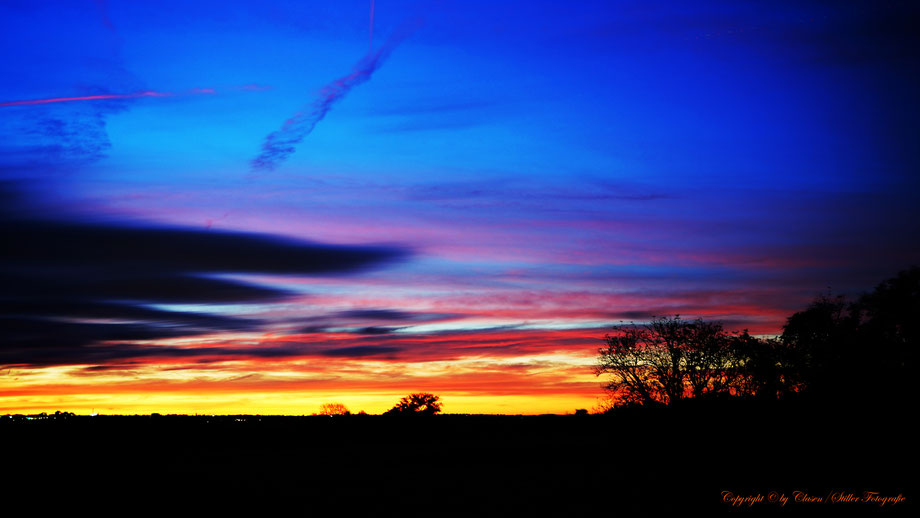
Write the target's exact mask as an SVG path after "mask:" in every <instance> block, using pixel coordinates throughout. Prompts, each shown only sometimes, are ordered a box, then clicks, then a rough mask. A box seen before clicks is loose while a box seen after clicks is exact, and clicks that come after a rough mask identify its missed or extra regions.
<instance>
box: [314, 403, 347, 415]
mask: <svg viewBox="0 0 920 518" xmlns="http://www.w3.org/2000/svg"><path fill="white" fill-rule="evenodd" d="M319 415H351V412H349V411H348V409H347V408H346V407H345V405H343V404H342V403H323V404H322V405H320V407H319Z"/></svg>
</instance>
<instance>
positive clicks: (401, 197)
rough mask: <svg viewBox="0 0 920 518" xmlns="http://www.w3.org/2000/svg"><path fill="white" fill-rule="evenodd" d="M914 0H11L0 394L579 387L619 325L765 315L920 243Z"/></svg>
mask: <svg viewBox="0 0 920 518" xmlns="http://www.w3.org/2000/svg"><path fill="white" fill-rule="evenodd" d="M910 5H911V2H903V3H901V2H877V1H865V2H840V3H837V2H818V1H814V2H812V1H801V0H797V1H789V2H766V1H765V2H736V1H731V0H724V1H702V2H678V1H674V2H657V1H651V2H650V1H635V2H627V1H623V2H616V1H597V2H594V1H585V2H556V1H528V2H517V1H500V2H496V1H486V0H464V1H451V0H425V1H422V0H416V1H401V0H377V1H376V2H375V3H374V5H373V15H371V2H370V1H368V0H337V1H318V0H317V1H312V0H311V1H274V0H273V1H261V2H256V1H239V0H221V1H214V2H210V1H196V2H187V1H181V2H180V1H157V2H133V1H117V0H111V1H104V0H100V1H95V2H94V1H89V0H87V1H82V0H74V1H59V2H47V1H42V2H35V1H31V0H21V1H16V0H13V1H5V2H3V3H2V4H0V48H2V51H0V52H2V54H0V55H2V56H3V59H2V61H0V77H2V78H3V80H2V81H0V202H2V203H0V220H2V226H0V228H2V233H3V242H4V245H3V246H4V249H5V251H4V253H3V256H2V257H0V277H2V279H0V280H2V286H3V288H2V291H0V306H2V308H3V311H2V313H0V322H2V324H0V325H2V335H0V366H2V371H0V372H2V376H0V414H2V413H29V412H41V411H50V412H53V411H55V410H61V411H72V412H76V413H81V414H88V413H90V412H93V411H95V412H99V413H108V414H114V413H122V414H134V413H151V412H160V413H220V414H236V413H261V414H298V415H299V414H311V413H314V412H318V411H319V406H320V404H322V403H330V402H341V403H344V404H345V405H346V406H348V407H349V409H350V410H352V411H353V412H357V411H359V410H365V411H367V412H368V413H380V412H382V411H384V410H386V409H388V408H390V407H391V406H393V405H394V404H395V403H396V402H397V401H398V399H399V398H400V397H402V396H405V395H407V394H408V393H410V392H418V391H424V392H432V393H435V394H438V395H439V396H441V399H442V401H443V403H444V407H443V408H444V411H445V412H448V413H468V412H469V413H513V414H517V413H523V414H534V413H571V412H573V411H574V410H575V409H576V408H592V407H594V406H595V405H597V404H598V398H600V397H601V396H602V395H603V394H602V390H601V388H600V384H601V381H602V380H601V379H599V378H597V377H595V376H594V374H593V371H592V367H593V364H594V361H595V356H596V353H597V348H598V347H599V346H600V345H602V339H603V337H604V334H605V333H606V332H607V331H608V330H609V328H610V326H612V325H615V324H617V323H624V322H636V323H641V322H646V321H648V319H649V318H652V317H653V316H657V315H673V314H680V315H681V316H686V317H689V318H693V317H698V316H700V317H703V318H706V319H713V320H719V321H722V322H723V323H724V324H725V327H726V328H727V329H729V330H742V329H748V330H750V332H751V333H755V334H767V335H770V334H777V333H779V332H780V331H781V327H782V324H783V323H784V321H785V318H786V317H787V316H789V315H790V314H792V313H793V312H795V311H797V310H799V309H802V308H804V306H805V305H807V303H808V302H809V301H810V300H811V299H813V298H814V297H815V296H816V295H818V294H819V293H822V292H827V291H828V290H829V289H830V290H831V291H832V292H834V293H838V292H842V293H851V294H857V293H860V292H862V291H867V290H870V289H871V288H872V287H874V286H875V285H876V284H877V283H878V282H880V281H882V280H884V279H886V278H888V277H891V276H893V275H894V274H896V273H897V271H898V270H900V269H904V268H906V267H908V266H910V265H912V264H917V263H920V245H918V243H920V239H918V238H920V223H918V221H920V218H918V216H920V211H918V209H917V206H918V200H917V193H918V192H920V191H918V187H920V182H918V174H917V173H918V165H920V161H918V149H920V148H918V147H917V134H918V132H917V130H918V122H917V121H918V120H920V105H918V97H917V92H918V91H920V80H918V77H920V75H918V67H920V59H918V55H917V49H918V48H920V42H918V41H917V40H918V38H917V34H918V32H917V29H916V27H917V24H918V22H920V20H918V16H917V10H916V9H915V8H910V7H907V6H910ZM372 22H373V25H371V23H372Z"/></svg>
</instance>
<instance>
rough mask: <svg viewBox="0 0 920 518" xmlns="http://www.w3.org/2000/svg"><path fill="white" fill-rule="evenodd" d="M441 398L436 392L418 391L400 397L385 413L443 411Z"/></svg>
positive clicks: (434, 412) (407, 413) (427, 413)
mask: <svg viewBox="0 0 920 518" xmlns="http://www.w3.org/2000/svg"><path fill="white" fill-rule="evenodd" d="M440 399H441V398H439V397H438V396H435V395H434V394H429V393H427V392H416V393H415V394H409V395H408V396H406V397H404V398H402V399H400V400H399V403H396V406H394V407H393V408H391V409H389V410H387V411H386V412H384V415H434V414H437V413H438V412H440V411H441V403H440Z"/></svg>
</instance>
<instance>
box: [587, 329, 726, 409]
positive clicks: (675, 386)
mask: <svg viewBox="0 0 920 518" xmlns="http://www.w3.org/2000/svg"><path fill="white" fill-rule="evenodd" d="M605 341H606V344H607V345H606V347H604V348H601V349H600V350H599V351H598V352H599V357H598V364H597V366H596V367H595V374H597V375H598V376H600V375H602V374H609V375H610V376H611V380H610V381H609V382H608V383H607V384H606V385H605V388H606V389H607V390H608V391H609V392H610V393H611V396H612V397H613V398H614V399H615V400H616V401H617V402H619V403H621V404H622V403H627V404H628V403H641V404H645V405H650V404H651V405H653V404H664V405H672V404H675V403H677V402H679V401H680V400H682V399H684V398H686V397H700V396H703V395H705V394H708V393H711V392H717V391H723V390H726V389H727V387H728V386H729V384H730V380H729V377H730V376H731V374H730V368H729V367H730V363H731V350H730V347H729V344H728V341H727V336H726V334H725V332H724V331H723V329H722V325H721V324H719V323H713V322H704V321H703V320H702V319H697V320H693V321H687V320H682V319H681V318H680V316H679V315H675V316H674V317H659V318H655V319H653V320H652V321H651V322H649V323H648V324H645V325H641V326H636V325H628V326H616V327H614V328H613V333H612V334H608V335H607V336H606V337H605Z"/></svg>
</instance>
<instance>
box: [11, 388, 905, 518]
mask: <svg viewBox="0 0 920 518" xmlns="http://www.w3.org/2000/svg"><path fill="white" fill-rule="evenodd" d="M911 413H913V409H907V408H901V409H898V408H885V409H881V410H880V409H877V408H845V407H839V406H838V407H836V408H823V409H815V408H813V407H810V408H806V407H801V408H796V407H792V406H788V405H787V406H783V407H777V406H776V405H757V406H754V405H752V404H750V403H747V404H744V405H730V404H720V405H718V406H712V407H693V408H687V409H685V410H682V411H674V410H660V411H655V410H649V409H636V410H633V411H623V412H620V413H618V414H616V415H585V416H573V415H569V416H463V415H443V416H434V417H427V418H425V417H409V418H405V417H402V418H400V417H386V416H336V417H327V416H313V417H265V416H262V417H259V416H218V417H216V418H215V417H193V416H161V417H156V416H154V417H150V416H135V417H116V416H97V417H81V416H76V417H68V418H66V419H61V418H58V419H46V420H29V421H26V420H24V419H21V418H9V417H3V418H0V438H2V440H3V444H4V446H5V448H4V450H5V454H4V455H3V478H4V481H3V486H2V487H3V494H4V502H5V503H7V504H9V503H11V502H16V503H20V504H23V503H24V504H26V505H28V506H30V507H45V506H53V507H55V508H57V507H58V506H65V507H64V508H66V507H67V506H75V507H83V506H90V507H93V508H97V509H109V510H123V511H124V512H125V513H126V514H135V513H134V512H133V511H134V510H138V509H144V510H153V509H156V510H160V511H163V510H168V509H179V508H180V506H181V508H182V509H188V508H190V507H192V508H198V509H208V508H214V509H227V508H251V509H258V510H259V511H261V512H260V515H263V514H265V515H275V514H280V512H291V511H293V512H294V513H295V514H296V515H298V516H301V515H314V514H317V515H324V516H325V515H329V513H328V512H322V513H320V512H319V511H318V509H320V508H324V509H330V508H331V509H333V510H338V511H340V512H338V513H335V512H334V513H333V515H341V514H350V513H347V512H346V511H359V512H361V513H362V514H361V515H367V516H377V515H380V514H383V511H393V510H395V511H397V515H403V514H415V513H417V512H420V513H421V514H423V515H427V516H444V515H455V516H478V515H501V516H529V515H534V514H541V515H542V514H547V512H549V513H550V514H553V515H561V516H589V515H590V516H613V515H622V516H637V515H639V514H640V513H641V514H643V515H658V514H659V512H660V511H664V512H671V513H681V514H684V513H687V512H689V511H695V510H703V511H707V514H712V513H714V512H715V513H723V512H724V513H730V514H734V515H745V514H752V513H757V512H778V513H781V514H789V513H792V514H799V515H807V516H812V515H817V514H830V515H863V514H868V513H872V514H874V513H882V514H902V513H905V512H907V513H912V512H914V511H913V507H914V503H913V500H914V498H915V497H916V493H915V492H914V488H915V485H914V482H913V479H914V478H916V470H917V464H916V458H917V457H916V438H915V437H916V434H915V429H914V428H913V426H912V425H909V424H908V423H909V422H910V421H911V420H910V418H911V416H910V415H909V414H911ZM724 491H731V492H732V493H733V494H735V495H739V496H756V495H757V494H762V495H763V496H764V497H765V498H766V497H768V495H769V493H770V492H773V491H775V492H778V493H783V494H785V495H786V496H787V497H789V498H790V502H789V503H787V504H786V506H785V507H780V506H778V505H777V504H771V503H768V502H759V503H755V504H754V505H753V506H752V507H747V506H743V507H739V508H733V507H732V506H731V505H729V504H727V503H726V502H725V501H724V500H723V492H724ZM794 491H803V492H807V493H808V494H809V495H812V496H820V497H827V496H828V495H829V494H831V493H832V492H834V491H844V492H848V493H852V494H853V495H855V496H856V497H862V496H863V494H864V492H865V491H877V492H879V493H880V494H881V495H882V496H891V497H895V496H897V495H899V494H901V495H903V496H904V497H906V498H907V502H906V503H899V504H896V505H886V506H880V505H878V504H867V503H836V504H832V503H827V502H825V503H810V504H805V503H796V502H794V501H793V492H794ZM62 509H63V508H62Z"/></svg>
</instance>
